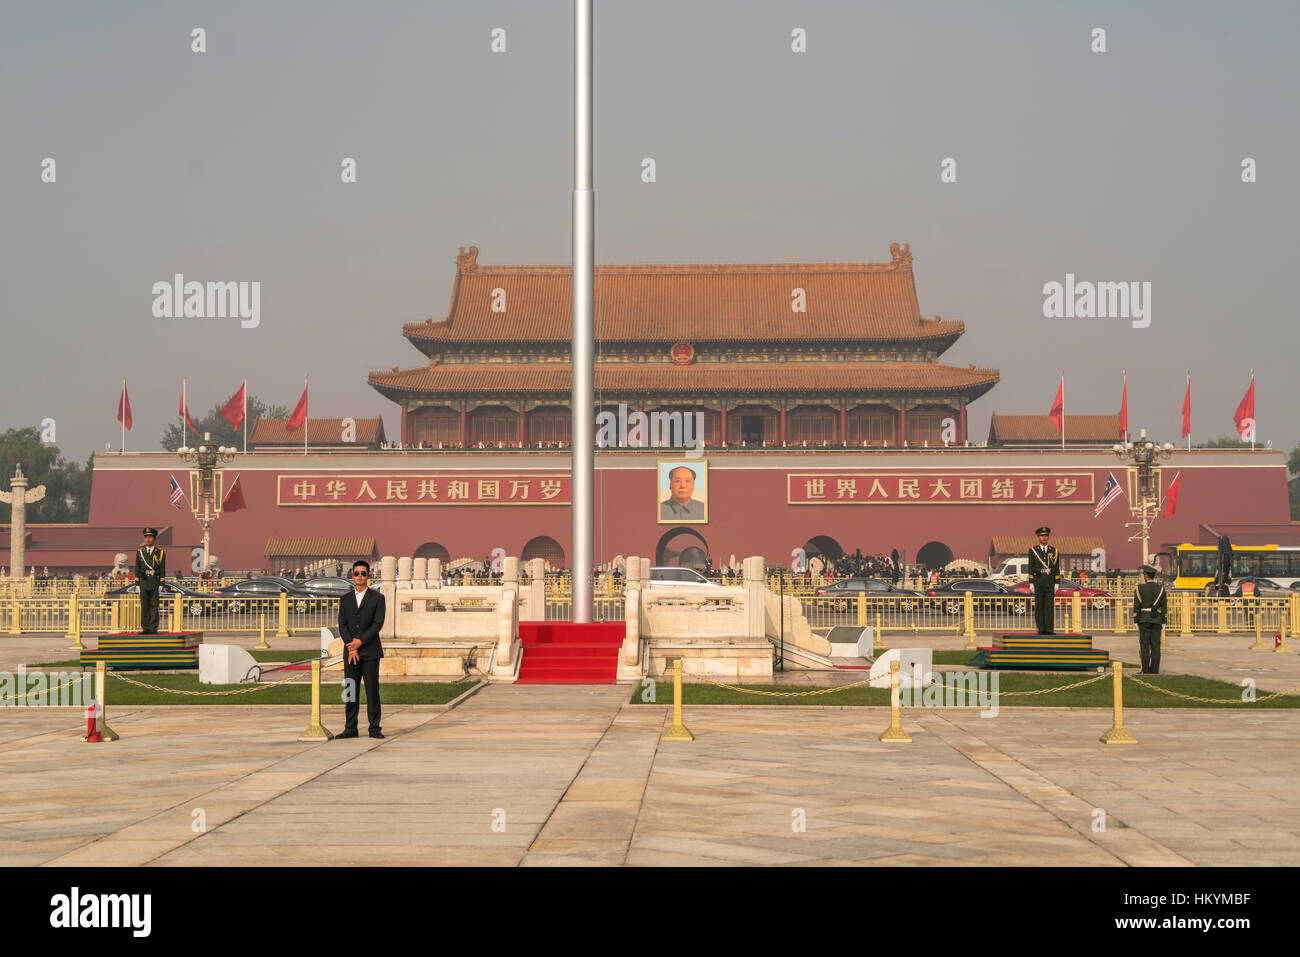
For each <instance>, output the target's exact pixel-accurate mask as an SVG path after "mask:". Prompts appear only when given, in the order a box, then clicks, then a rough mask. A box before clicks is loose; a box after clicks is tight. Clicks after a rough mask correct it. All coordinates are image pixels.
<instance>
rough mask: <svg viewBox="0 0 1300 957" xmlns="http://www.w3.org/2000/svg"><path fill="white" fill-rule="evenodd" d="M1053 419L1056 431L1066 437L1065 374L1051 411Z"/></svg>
mask: <svg viewBox="0 0 1300 957" xmlns="http://www.w3.org/2000/svg"><path fill="white" fill-rule="evenodd" d="M1050 415H1051V416H1052V421H1053V422H1055V423H1056V431H1058V432H1060V433H1061V437H1062V438H1064V437H1065V376H1061V385H1060V387H1059V388H1058V389H1057V390H1056V400H1055V401H1054V402H1053V403H1052V411H1051V413H1050Z"/></svg>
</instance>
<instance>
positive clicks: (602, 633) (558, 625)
mask: <svg viewBox="0 0 1300 957" xmlns="http://www.w3.org/2000/svg"><path fill="white" fill-rule="evenodd" d="M626 633H627V625H625V624H624V623H623V622H621V621H612V622H599V623H592V624H585V625H579V624H574V623H573V622H568V621H521V622H520V623H519V638H520V640H521V641H523V655H524V660H523V662H522V663H521V664H520V666H519V679H518V682H517V683H518V684H532V685H608V684H613V683H614V677H615V675H616V674H617V673H618V650H619V648H620V647H622V645H623V636H624V635H625V634H626Z"/></svg>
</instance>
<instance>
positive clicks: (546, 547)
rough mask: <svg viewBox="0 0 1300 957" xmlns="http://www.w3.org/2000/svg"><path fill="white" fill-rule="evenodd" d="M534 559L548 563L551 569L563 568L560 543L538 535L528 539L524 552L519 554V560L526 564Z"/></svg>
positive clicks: (562, 551) (546, 536)
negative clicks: (541, 559)
mask: <svg viewBox="0 0 1300 957" xmlns="http://www.w3.org/2000/svg"><path fill="white" fill-rule="evenodd" d="M534 558H543V559H545V560H546V561H547V562H549V563H550V565H551V567H552V568H564V567H565V564H564V549H563V548H561V547H560V543H559V542H557V541H556V540H555V539H553V538H551V537H550V536H549V535H538V536H537V537H536V538H532V539H529V541H528V544H527V545H525V546H524V550H523V551H522V552H520V553H519V560H520V561H521V562H527V561H530V560H531V559H534Z"/></svg>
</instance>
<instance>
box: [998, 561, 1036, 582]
mask: <svg viewBox="0 0 1300 957" xmlns="http://www.w3.org/2000/svg"><path fill="white" fill-rule="evenodd" d="M989 578H991V579H992V580H993V581H995V582H1003V583H1006V582H1023V581H1028V580H1029V559H1028V557H1026V558H1008V559H1007V560H1006V561H1004V562H1003V563H1002V566H1001V567H1000V568H999V569H998V570H997V571H995V572H994V573H993V574H992V575H990V576H989Z"/></svg>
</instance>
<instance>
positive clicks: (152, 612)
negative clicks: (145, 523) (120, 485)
mask: <svg viewBox="0 0 1300 957" xmlns="http://www.w3.org/2000/svg"><path fill="white" fill-rule="evenodd" d="M157 535H158V532H157V530H156V529H153V528H146V529H145V530H144V544H143V545H141V546H140V547H139V549H137V550H136V553H135V580H136V583H137V584H138V585H139V586H140V634H142V635H156V634H158V586H159V585H160V584H162V580H163V578H165V577H166V575H167V556H166V555H165V554H164V553H163V550H162V549H161V548H158V547H156V546H155V545H154V543H153V542H154V539H155V538H156V537H157Z"/></svg>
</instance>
